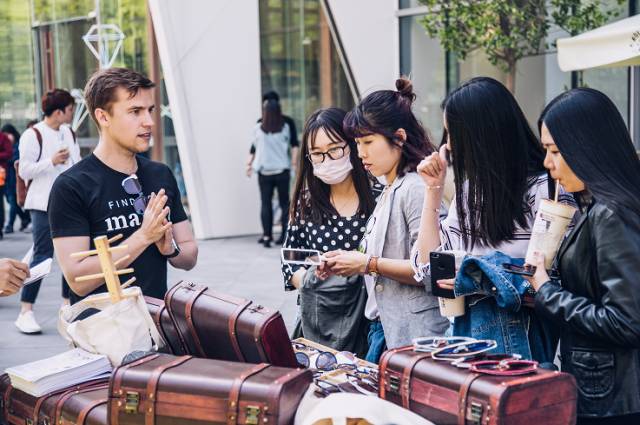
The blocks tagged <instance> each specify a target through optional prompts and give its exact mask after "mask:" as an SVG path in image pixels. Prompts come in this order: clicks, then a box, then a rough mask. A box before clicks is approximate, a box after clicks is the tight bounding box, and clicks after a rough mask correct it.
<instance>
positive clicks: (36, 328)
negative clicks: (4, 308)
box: [15, 310, 42, 334]
mask: <svg viewBox="0 0 640 425" xmlns="http://www.w3.org/2000/svg"><path fill="white" fill-rule="evenodd" d="M15 324H16V327H17V328H18V329H19V330H20V332H22V333H23V334H37V333H40V332H42V328H41V327H40V325H39V324H38V322H36V315H35V314H33V311H31V310H29V311H26V312H24V313H20V315H19V316H18V319H17V320H16V321H15Z"/></svg>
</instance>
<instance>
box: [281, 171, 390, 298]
mask: <svg viewBox="0 0 640 425" xmlns="http://www.w3.org/2000/svg"><path fill="white" fill-rule="evenodd" d="M383 188H384V186H382V185H381V184H379V183H375V184H373V185H372V188H371V192H372V194H373V197H374V198H377V197H378V196H379V195H380V193H382V189H383ZM298 211H299V210H298V209H296V215H295V219H294V221H293V222H289V225H288V226H287V237H286V239H285V242H284V244H283V245H282V247H283V248H300V249H316V250H318V251H320V252H322V253H325V252H329V251H335V250H337V249H342V250H345V251H353V250H357V249H358V247H359V246H360V242H361V241H362V237H363V236H364V232H365V229H366V225H367V220H368V219H369V216H368V215H367V214H363V213H357V214H355V215H353V216H351V217H344V216H340V215H336V214H334V215H331V216H326V215H325V216H324V217H323V219H322V220H321V221H319V222H312V221H309V220H301V219H300V215H299V212H298ZM301 267H305V266H303V265H300V264H285V263H282V275H283V277H284V289H285V291H292V290H294V289H296V288H295V286H293V285H292V284H291V282H290V281H291V276H293V274H294V273H295V272H296V271H298V269H299V268H301Z"/></svg>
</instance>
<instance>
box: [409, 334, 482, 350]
mask: <svg viewBox="0 0 640 425" xmlns="http://www.w3.org/2000/svg"><path fill="white" fill-rule="evenodd" d="M471 341H476V340H475V339H474V338H469V337H466V336H424V337H420V338H414V339H413V340H412V341H411V342H412V343H413V351H419V352H422V353H431V352H432V351H434V350H437V349H439V348H442V347H446V346H448V345H452V344H460V343H462V342H471Z"/></svg>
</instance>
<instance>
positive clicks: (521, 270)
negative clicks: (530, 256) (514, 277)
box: [502, 263, 536, 276]
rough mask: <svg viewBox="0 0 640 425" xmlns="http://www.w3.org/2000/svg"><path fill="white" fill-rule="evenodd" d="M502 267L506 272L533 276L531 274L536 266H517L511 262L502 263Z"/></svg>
mask: <svg viewBox="0 0 640 425" xmlns="http://www.w3.org/2000/svg"><path fill="white" fill-rule="evenodd" d="M502 268H503V269H504V271H506V272H508V273H513V274H519V275H523V276H533V274H534V273H535V272H536V268H535V267H533V266H518V265H516V264H511V263H502Z"/></svg>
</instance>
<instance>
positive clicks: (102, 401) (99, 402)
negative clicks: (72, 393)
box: [76, 398, 109, 425]
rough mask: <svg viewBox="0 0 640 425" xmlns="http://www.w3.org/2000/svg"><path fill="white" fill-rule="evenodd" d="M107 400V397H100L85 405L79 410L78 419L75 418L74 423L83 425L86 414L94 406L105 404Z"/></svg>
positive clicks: (87, 414)
mask: <svg viewBox="0 0 640 425" xmlns="http://www.w3.org/2000/svg"><path fill="white" fill-rule="evenodd" d="M108 401H109V399H108V398H101V399H98V400H94V401H92V402H91V403H90V404H89V405H88V406H87V407H85V408H84V409H82V410H81V411H80V414H79V415H78V419H76V425H84V422H85V421H86V419H87V416H89V413H91V411H92V410H93V409H95V408H96V407H98V406H101V405H103V404H107V402H108Z"/></svg>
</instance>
